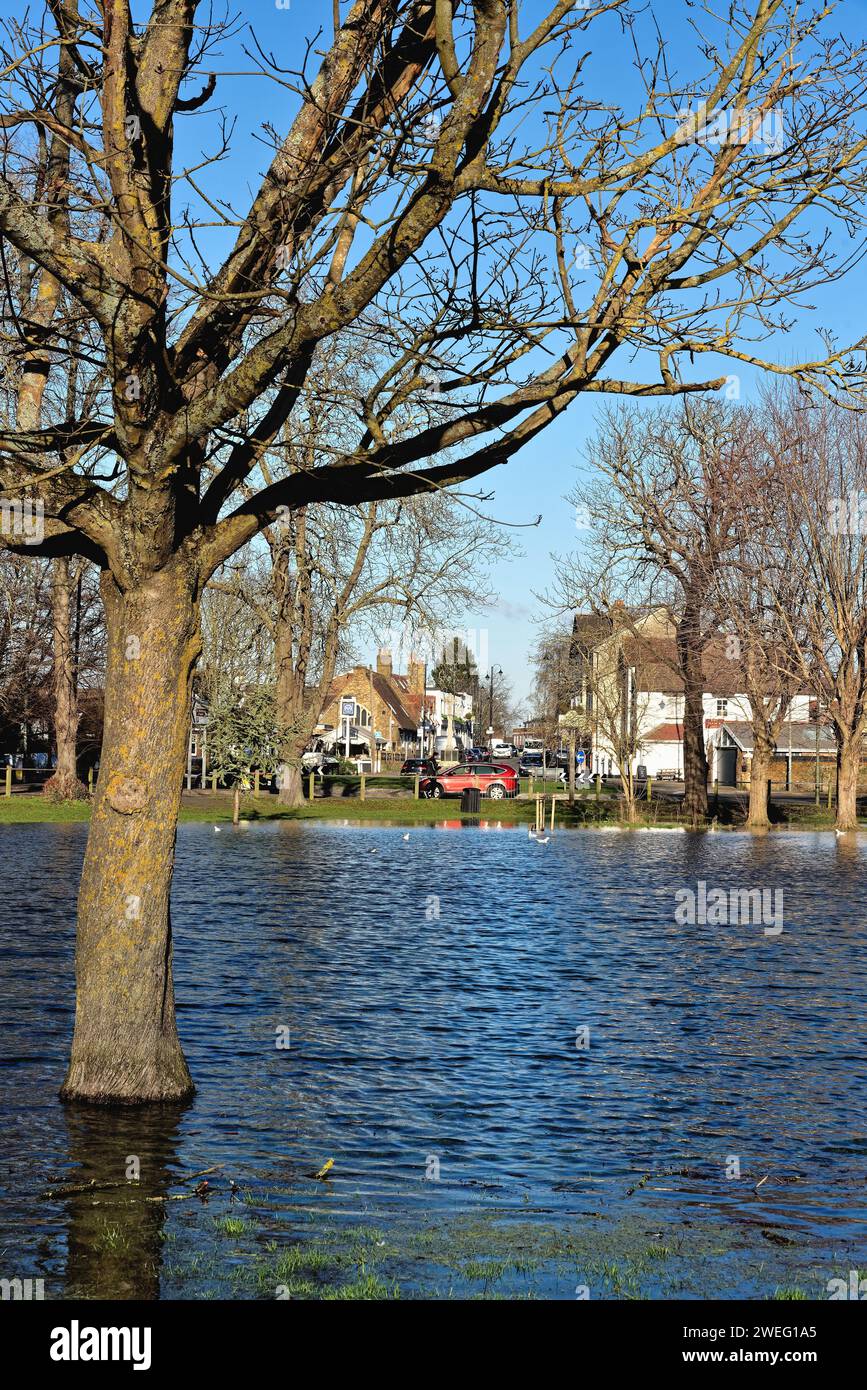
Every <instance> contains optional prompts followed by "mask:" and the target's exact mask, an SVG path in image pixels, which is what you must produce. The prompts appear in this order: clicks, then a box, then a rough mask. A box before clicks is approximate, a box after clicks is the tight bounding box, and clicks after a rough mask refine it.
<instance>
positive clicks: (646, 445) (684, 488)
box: [561, 398, 746, 825]
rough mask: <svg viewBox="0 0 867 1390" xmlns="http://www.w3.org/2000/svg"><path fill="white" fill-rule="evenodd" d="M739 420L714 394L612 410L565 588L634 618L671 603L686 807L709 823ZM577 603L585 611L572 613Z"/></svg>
mask: <svg viewBox="0 0 867 1390" xmlns="http://www.w3.org/2000/svg"><path fill="white" fill-rule="evenodd" d="M743 428H744V414H743V412H742V411H740V410H739V409H738V408H736V407H734V406H730V405H727V404H725V403H723V402H719V401H717V400H715V399H713V398H708V399H704V400H699V401H683V402H681V403H680V404H679V405H678V407H677V408H675V409H660V410H654V411H641V410H639V409H638V408H637V407H626V406H624V407H620V408H616V409H612V410H609V411H606V412H605V413H604V415H603V417H602V419H601V420H600V422H599V428H598V430H597V433H596V434H595V436H594V437H593V439H592V440H591V442H590V444H589V445H588V455H589V459H590V463H591V466H592V468H593V473H594V475H595V476H594V478H593V481H591V484H590V486H589V487H588V488H582V489H580V492H576V494H575V498H574V500H576V501H577V502H578V504H579V505H581V506H583V507H584V508H585V509H586V511H587V515H588V517H589V519H590V521H591V524H592V528H593V537H592V540H591V542H590V544H589V545H588V547H587V552H586V554H585V556H584V558H583V560H582V561H581V562H580V563H576V566H575V571H576V578H575V580H574V582H573V581H572V579H571V578H570V575H569V572H568V570H564V571H562V572H561V587H563V586H565V588H564V592H566V591H568V590H569V588H570V587H572V588H577V590H578V591H579V592H580V593H583V594H585V595H586V594H587V592H588V581H589V583H591V584H593V585H594V586H595V588H596V591H597V593H598V592H599V591H600V590H601V589H603V588H604V587H606V586H607V587H608V588H611V589H613V590H617V591H618V592H621V593H622V594H624V595H625V596H626V598H627V599H628V603H627V605H626V607H627V610H628V609H630V608H632V609H636V608H639V607H647V606H650V605H652V604H659V603H664V604H665V606H666V607H667V609H668V611H669V613H670V614H671V617H672V621H673V624H674V634H675V644H676V650H677V664H678V670H679V673H680V676H681V678H682V680H683V688H684V715H683V764H684V782H685V791H684V809H685V811H686V814H687V816H688V817H689V819H690V820H691V822H692V824H693V825H699V824H702V823H704V822H705V821H706V820H707V815H708V799H707V778H708V763H707V754H706V751H705V742H704V703H703V697H704V684H705V673H704V664H703V663H704V653H705V651H706V649H707V646H708V643H709V642H710V641H711V639H712V638H713V637H714V636H716V635H717V633H718V631H719V625H720V615H719V612H718V610H717V608H716V606H715V603H716V599H717V597H718V595H717V590H716V587H715V580H716V576H717V574H718V572H719V569H720V567H721V566H722V564H723V563H724V562H725V561H726V559H727V558H728V557H729V556H730V554H731V552H732V549H733V547H734V546H735V544H736V541H737V537H738V529H737V528H738V523H739V521H740V519H741V515H742V514H741V511H740V499H741V495H742V491H741V490H742V486H743V478H744V475H745V472H746V460H745V454H744V451H743V450H742V447H741V437H742V431H743ZM573 606H576V607H577V606H578V605H577V604H576V605H573Z"/></svg>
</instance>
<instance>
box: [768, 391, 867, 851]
mask: <svg viewBox="0 0 867 1390" xmlns="http://www.w3.org/2000/svg"><path fill="white" fill-rule="evenodd" d="M757 428H758V431H759V443H760V446H761V448H762V450H763V454H764V457H765V460H766V462H767V464H768V465H769V467H770V469H771V470H772V474H771V476H772V479H773V486H772V487H767V488H766V489H764V491H763V496H762V503H763V504H762V506H761V509H760V510H759V511H758V512H757V514H756V516H755V518H754V525H756V526H760V527H762V528H765V529H766V530H767V531H768V533H769V536H770V544H771V545H772V546H773V548H774V550H775V551H776V552H777V553H778V555H779V557H780V559H779V565H780V568H781V569H782V570H783V571H784V573H785V576H786V582H785V583H784V584H782V585H781V586H780V587H779V589H777V588H775V586H774V582H773V574H771V575H769V576H768V577H767V580H766V584H765V596H766V602H769V603H771V604H772V605H773V610H774V614H773V617H774V623H775V625H776V626H777V627H779V629H780V631H781V633H782V634H783V638H784V641H785V647H786V654H787V660H788V661H791V662H792V664H793V666H794V668H795V672H796V675H797V677H798V678H799V679H800V681H801V682H802V684H803V685H804V686H806V688H807V689H809V690H812V691H814V692H815V694H816V697H817V715H818V710H819V709H824V710H825V711H826V717H827V719H828V722H829V724H830V726H831V728H832V729H833V731H834V737H835V740H836V743H837V828H838V829H840V830H853V829H855V828H856V826H857V824H858V812H857V796H858V777H859V772H860V769H861V763H862V759H863V756H864V745H865V738H867V420H865V417H864V416H863V415H862V414H860V413H859V412H852V411H847V410H842V409H840V408H839V407H837V406H834V405H831V404H829V403H827V402H823V401H820V400H817V399H815V398H812V399H811V398H810V397H809V396H806V395H801V394H800V393H797V392H787V391H780V392H777V393H769V394H768V396H767V397H766V400H765V403H764V407H763V409H762V410H761V412H760V414H759V417H758V427H757ZM793 595H794V596H795V598H794V600H793Z"/></svg>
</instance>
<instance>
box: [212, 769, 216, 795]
mask: <svg viewBox="0 0 867 1390" xmlns="http://www.w3.org/2000/svg"><path fill="white" fill-rule="evenodd" d="M216 790H217V774H216V772H212V773H211V791H212V792H215V791H216Z"/></svg>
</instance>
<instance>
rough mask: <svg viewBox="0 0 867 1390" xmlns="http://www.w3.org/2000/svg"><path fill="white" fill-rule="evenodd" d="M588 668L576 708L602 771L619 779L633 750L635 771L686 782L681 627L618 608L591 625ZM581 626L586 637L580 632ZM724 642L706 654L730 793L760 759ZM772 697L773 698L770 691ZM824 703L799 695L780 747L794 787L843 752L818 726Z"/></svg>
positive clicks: (710, 722)
mask: <svg viewBox="0 0 867 1390" xmlns="http://www.w3.org/2000/svg"><path fill="white" fill-rule="evenodd" d="M579 618H584V619H585V623H584V627H583V631H585V632H590V633H592V641H588V640H585V641H584V642H583V644H582V645H583V650H582V652H581V658H580V661H579V671H580V673H581V675H580V680H579V685H580V689H579V691H578V692H577V693H576V697H575V700H574V701H573V705H574V706H575V707H576V708H578V709H580V710H582V711H583V715H584V732H585V739H586V742H587V743H588V744H589V748H588V752H589V753H590V756H591V766H592V768H593V771H594V772H599V773H602V774H603V775H613V774H614V773H616V772H617V771H618V770H619V758H620V756H622V755H623V750H624V749H626V750H628V755H629V757H630V761H631V763H632V766H633V770H635V769H637V768H639V767H641V768H643V769H645V770H646V772H647V775H648V776H650V777H653V778H657V779H659V778H662V779H667V778H670V779H672V780H677V781H680V780H682V778H683V715H684V682H683V678H682V676H681V674H680V671H679V669H678V662H677V650H676V644H675V637H674V628H673V624H672V622H671V619H670V617H669V615H668V613H667V611H666V610H665V609H663V608H659V609H653V610H649V611H648V612H646V613H644V614H641V615H637V614H629V615H628V621H626V615H625V611H624V621H622V622H618V620H617V610H616V609H615V610H614V612H613V614H612V617H611V618H610V619H607V620H606V621H607V627H604V628H602V629H601V631H600V627H599V622H598V619H596V617H595V615H594V619H593V622H594V626H593V627H592V628H590V627H588V625H587V623H586V615H579ZM579 630H580V629H579V626H578V621H577V619H576V627H575V631H576V633H578V632H579ZM730 650H731V644H730V643H729V642H728V641H727V640H726V638H725V637H723V636H721V637H719V638H717V639H714V640H713V641H711V642H710V643H709V644H708V646H707V647H706V649H705V652H704V656H703V661H702V667H703V672H704V687H705V688H704V695H703V699H702V706H703V723H704V734H705V748H706V751H707V757H708V772H709V777H710V778H711V780H718V781H719V782H720V784H721V785H723V786H731V785H736V784H737V783H738V782H744V781H745V780H748V778H749V767H750V762H751V759H752V748H753V738H752V725H751V715H752V711H751V706H750V700H749V697H748V696H747V694H746V693H745V691H744V688H743V687H744V684H745V680H744V675H743V670H742V668H741V665H740V663H739V661H737V660H735V659H732V658H731V656H730ZM769 693H771V692H769ZM815 715H816V702H815V698H814V697H813V696H811V695H810V694H809V693H807V692H805V693H800V694H798V695H796V696H795V697H794V699H793V700H792V703H791V707H790V709H789V713H788V717H787V719H786V721H785V724H784V726H783V731H782V734H781V736H780V739H779V740H778V745H777V760H780V759H785V760H786V774H785V780H786V784H787V785H790V784H791V782H792V776H793V771H792V770H793V767H794V765H795V763H796V762H798V761H803V760H805V759H808V758H814V759H816V760H817V762H818V761H823V762H824V761H827V760H828V759H829V758H830V757H832V755H833V754H834V742H833V738H832V736H831V733H830V731H829V730H828V729H827V728H826V727H824V726H823V725H821V724H819V726H818V727H817V722H816V717H815Z"/></svg>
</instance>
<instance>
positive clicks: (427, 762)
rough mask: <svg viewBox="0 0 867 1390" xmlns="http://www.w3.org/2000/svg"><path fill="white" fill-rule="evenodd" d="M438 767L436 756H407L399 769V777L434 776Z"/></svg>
mask: <svg viewBox="0 0 867 1390" xmlns="http://www.w3.org/2000/svg"><path fill="white" fill-rule="evenodd" d="M438 769H439V763H438V762H437V760H436V758H407V759H406V762H405V763H404V765H403V767H402V768H401V769H400V775H401V777H415V776H416V774H417V775H418V776H419V777H435V776H436V774H437V771H438Z"/></svg>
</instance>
